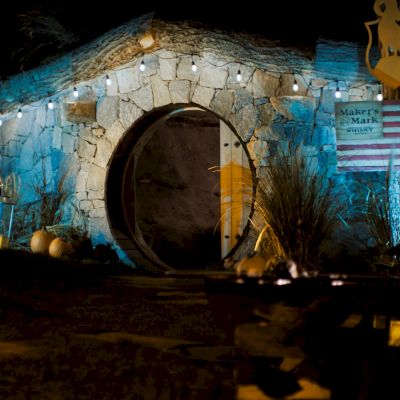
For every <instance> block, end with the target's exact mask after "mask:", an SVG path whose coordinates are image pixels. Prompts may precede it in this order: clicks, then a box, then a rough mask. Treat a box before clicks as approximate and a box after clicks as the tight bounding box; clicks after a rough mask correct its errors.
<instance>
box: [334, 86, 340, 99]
mask: <svg viewBox="0 0 400 400" xmlns="http://www.w3.org/2000/svg"><path fill="white" fill-rule="evenodd" d="M335 97H336V98H337V99H340V98H341V97H342V92H341V91H340V89H339V84H337V85H336V91H335Z"/></svg>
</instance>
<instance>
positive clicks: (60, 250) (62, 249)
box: [49, 237, 73, 258]
mask: <svg viewBox="0 0 400 400" xmlns="http://www.w3.org/2000/svg"><path fill="white" fill-rule="evenodd" d="M72 252H73V247H72V244H71V243H68V242H66V241H64V240H63V239H62V238H59V237H57V238H55V239H54V240H53V241H52V242H51V243H50V246H49V254H50V256H51V257H54V258H62V257H67V256H69V255H70V254H71V253H72Z"/></svg>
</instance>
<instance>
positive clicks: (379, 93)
mask: <svg viewBox="0 0 400 400" xmlns="http://www.w3.org/2000/svg"><path fill="white" fill-rule="evenodd" d="M376 99H377V100H378V101H382V100H383V94H382V90H381V88H379V92H378V94H377V95H376Z"/></svg>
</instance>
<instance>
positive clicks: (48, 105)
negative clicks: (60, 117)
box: [47, 100, 54, 110]
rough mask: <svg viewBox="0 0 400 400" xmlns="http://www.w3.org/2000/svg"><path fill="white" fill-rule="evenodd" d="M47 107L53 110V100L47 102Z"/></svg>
mask: <svg viewBox="0 0 400 400" xmlns="http://www.w3.org/2000/svg"><path fill="white" fill-rule="evenodd" d="M47 107H48V109H49V110H52V109H53V108H54V103H53V102H52V101H51V100H49V102H48V103H47Z"/></svg>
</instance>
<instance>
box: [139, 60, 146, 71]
mask: <svg viewBox="0 0 400 400" xmlns="http://www.w3.org/2000/svg"><path fill="white" fill-rule="evenodd" d="M139 69H140V70H141V71H142V72H143V71H144V70H145V69H146V64H145V63H144V60H142V62H141V63H140V66H139Z"/></svg>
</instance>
